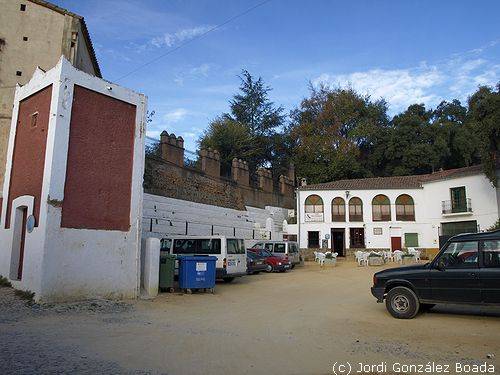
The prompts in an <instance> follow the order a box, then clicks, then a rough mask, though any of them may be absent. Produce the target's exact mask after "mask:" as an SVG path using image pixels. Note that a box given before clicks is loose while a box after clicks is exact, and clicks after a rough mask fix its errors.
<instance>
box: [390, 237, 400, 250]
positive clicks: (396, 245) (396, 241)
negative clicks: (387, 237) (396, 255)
mask: <svg viewBox="0 0 500 375" xmlns="http://www.w3.org/2000/svg"><path fill="white" fill-rule="evenodd" d="M391 250H392V251H394V250H401V237H391Z"/></svg>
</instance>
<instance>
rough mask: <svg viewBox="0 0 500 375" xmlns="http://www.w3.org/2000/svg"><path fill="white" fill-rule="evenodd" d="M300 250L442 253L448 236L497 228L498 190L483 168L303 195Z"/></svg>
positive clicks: (325, 186)
mask: <svg viewBox="0 0 500 375" xmlns="http://www.w3.org/2000/svg"><path fill="white" fill-rule="evenodd" d="M298 208H299V209H298V212H299V217H298V222H299V241H300V247H301V248H318V247H322V248H329V249H333V250H334V251H336V252H338V253H339V255H346V253H352V251H353V250H352V249H358V248H367V249H383V248H385V249H388V248H392V249H393V250H395V249H401V248H406V247H418V248H425V249H434V250H435V249H438V248H439V243H440V240H441V242H442V241H443V240H445V239H447V238H448V237H449V236H451V235H454V234H457V233H461V232H476V231H479V230H485V229H487V228H488V227H490V226H492V225H493V224H494V223H495V222H496V221H497V220H498V217H499V202H498V192H497V189H495V187H494V186H493V185H492V184H491V182H490V181H489V180H488V179H487V178H486V176H485V175H484V173H483V172H482V170H481V166H473V167H467V168H459V169H453V170H447V171H440V172H436V173H432V174H426V175H417V176H395V177H376V178H363V179H352V180H339V181H333V182H329V183H322V184H315V185H306V186H302V187H300V188H299V189H298Z"/></svg>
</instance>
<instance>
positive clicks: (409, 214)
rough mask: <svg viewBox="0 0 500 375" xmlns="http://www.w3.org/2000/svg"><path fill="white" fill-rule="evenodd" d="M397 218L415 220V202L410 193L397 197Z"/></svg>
mask: <svg viewBox="0 0 500 375" xmlns="http://www.w3.org/2000/svg"><path fill="white" fill-rule="evenodd" d="M396 220H400V221H415V203H414V202H413V198H412V197H410V196H409V195H408V194H402V195H400V196H399V197H397V198H396Z"/></svg>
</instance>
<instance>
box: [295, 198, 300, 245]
mask: <svg viewBox="0 0 500 375" xmlns="http://www.w3.org/2000/svg"><path fill="white" fill-rule="evenodd" d="M295 197H296V199H297V205H296V207H297V243H298V244H299V250H300V205H299V203H300V199H299V189H295Z"/></svg>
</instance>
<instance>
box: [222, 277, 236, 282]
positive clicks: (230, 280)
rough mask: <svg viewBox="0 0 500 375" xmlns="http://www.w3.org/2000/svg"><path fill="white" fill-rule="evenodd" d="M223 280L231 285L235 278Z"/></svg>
mask: <svg viewBox="0 0 500 375" xmlns="http://www.w3.org/2000/svg"><path fill="white" fill-rule="evenodd" d="M222 280H224V282H225V283H231V282H233V281H234V277H224V278H223V279H222Z"/></svg>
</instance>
